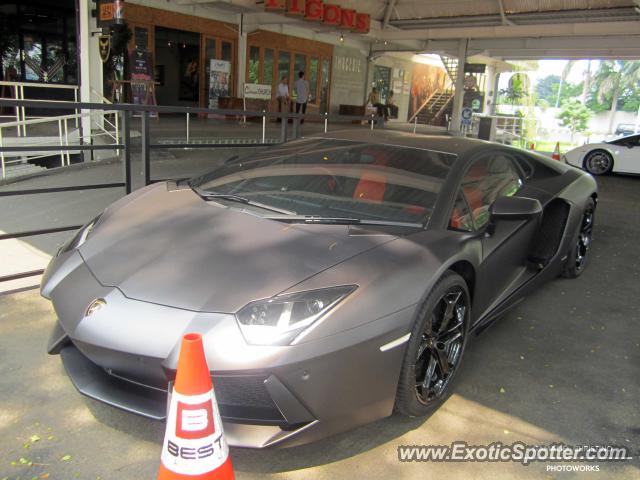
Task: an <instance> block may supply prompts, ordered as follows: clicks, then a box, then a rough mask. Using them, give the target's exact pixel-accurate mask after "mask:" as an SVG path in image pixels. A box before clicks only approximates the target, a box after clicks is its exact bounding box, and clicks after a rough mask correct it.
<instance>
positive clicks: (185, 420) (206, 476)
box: [158, 333, 235, 480]
mask: <svg viewBox="0 0 640 480" xmlns="http://www.w3.org/2000/svg"><path fill="white" fill-rule="evenodd" d="M234 478H235V477H234V474H233V466H232V465H231V458H230V457H229V446H228V445H227V441H226V440H225V437H224V432H223V431H222V420H221V418H220V412H219V410H218V403H217V402H216V397H215V394H214V393H213V385H212V383H211V377H210V375H209V367H208V366H207V360H206V358H205V355H204V348H203V346H202V336H201V335H200V334H198V333H187V334H186V335H185V336H184V337H182V346H181V349H180V358H179V359H178V371H177V372H176V381H175V385H174V387H173V393H172V394H171V405H170V406H169V415H168V416H167V429H166V431H165V434H164V442H163V444H162V454H161V456H160V470H159V472H158V480H234Z"/></svg>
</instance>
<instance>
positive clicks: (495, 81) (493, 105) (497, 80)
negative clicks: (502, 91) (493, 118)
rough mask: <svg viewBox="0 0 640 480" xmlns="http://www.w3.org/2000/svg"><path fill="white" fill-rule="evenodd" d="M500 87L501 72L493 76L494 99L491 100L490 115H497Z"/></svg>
mask: <svg viewBox="0 0 640 480" xmlns="http://www.w3.org/2000/svg"><path fill="white" fill-rule="evenodd" d="M499 85H500V72H498V73H496V74H494V76H493V98H492V99H491V110H490V112H489V114H490V115H495V114H496V104H497V103H498V86H499Z"/></svg>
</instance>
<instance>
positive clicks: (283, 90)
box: [278, 75, 290, 123]
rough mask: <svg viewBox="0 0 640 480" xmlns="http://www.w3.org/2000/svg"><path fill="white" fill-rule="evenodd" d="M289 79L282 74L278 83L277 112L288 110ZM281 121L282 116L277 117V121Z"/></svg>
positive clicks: (286, 111)
mask: <svg viewBox="0 0 640 480" xmlns="http://www.w3.org/2000/svg"><path fill="white" fill-rule="evenodd" d="M289 101H290V98H289V79H288V78H287V76H286V75H283V76H282V79H281V80H280V84H279V85H278V112H280V113H288V112H289ZM280 122H282V117H280V118H278V123H280Z"/></svg>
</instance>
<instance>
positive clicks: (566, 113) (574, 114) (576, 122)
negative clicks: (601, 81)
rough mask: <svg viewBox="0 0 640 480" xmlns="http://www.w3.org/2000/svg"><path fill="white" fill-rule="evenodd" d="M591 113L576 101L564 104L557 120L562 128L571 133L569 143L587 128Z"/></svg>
mask: <svg viewBox="0 0 640 480" xmlns="http://www.w3.org/2000/svg"><path fill="white" fill-rule="evenodd" d="M592 114H593V112H591V110H589V109H588V108H587V107H585V106H584V105H582V104H581V103H580V102H579V101H578V100H575V99H572V100H568V101H566V102H564V103H563V104H562V107H561V108H560V112H559V113H558V119H559V120H560V124H561V125H562V126H563V127H568V128H569V131H571V141H572V142H573V135H574V134H576V133H577V132H584V131H586V130H587V128H588V127H589V120H590V119H591V115H592Z"/></svg>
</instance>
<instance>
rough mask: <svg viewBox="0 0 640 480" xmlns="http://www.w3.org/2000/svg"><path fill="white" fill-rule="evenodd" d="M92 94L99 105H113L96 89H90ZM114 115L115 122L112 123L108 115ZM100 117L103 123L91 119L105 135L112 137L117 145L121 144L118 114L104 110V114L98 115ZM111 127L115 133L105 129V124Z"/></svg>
mask: <svg viewBox="0 0 640 480" xmlns="http://www.w3.org/2000/svg"><path fill="white" fill-rule="evenodd" d="M89 90H90V94H91V95H93V96H94V97H96V98H97V99H98V103H104V104H106V105H113V102H112V101H111V100H109V99H108V98H107V97H105V96H104V95H103V94H101V93H100V92H98V91H97V90H96V89H95V88H93V87H90V89H89ZM112 113H113V114H114V115H113V117H114V121H113V122H111V121H110V120H109V119H108V118H107V115H110V114H112ZM98 115H100V117H102V122H100V121H95V120H93V117H91V120H92V121H93V122H94V123H95V124H96V125H97V127H98V128H99V129H100V130H102V131H103V132H104V134H105V135H108V136H110V137H111V138H112V139H113V140H114V141H115V142H116V143H120V128H119V124H118V123H119V122H118V117H119V115H118V113H117V112H109V111H106V110H102V113H101V114H100V113H98ZM105 123H106V124H107V125H109V126H110V127H111V128H113V133H111V132H110V131H109V129H107V128H105V126H104V124H105Z"/></svg>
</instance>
